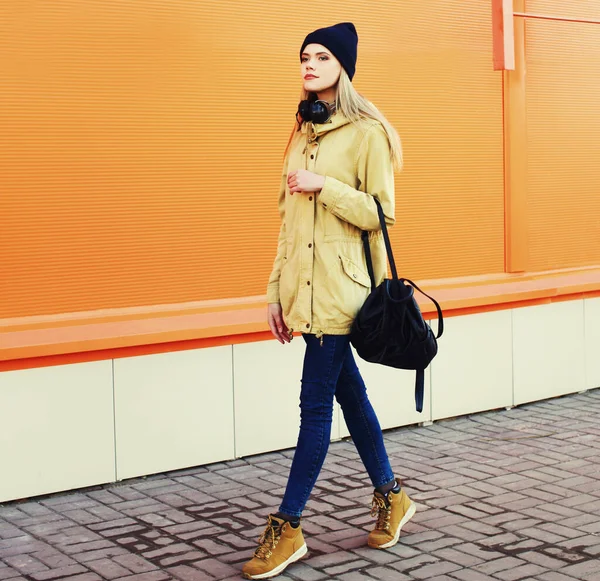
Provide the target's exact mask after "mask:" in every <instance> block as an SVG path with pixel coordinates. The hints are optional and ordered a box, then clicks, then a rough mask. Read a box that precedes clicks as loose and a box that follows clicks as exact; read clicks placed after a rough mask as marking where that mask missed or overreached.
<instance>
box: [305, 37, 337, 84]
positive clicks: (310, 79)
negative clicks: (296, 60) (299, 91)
mask: <svg viewBox="0 0 600 581" xmlns="http://www.w3.org/2000/svg"><path fill="white" fill-rule="evenodd" d="M300 72H301V74H302V82H303V83H304V89H305V90H306V91H309V92H310V93H317V94H319V93H324V92H325V91H327V90H328V89H331V88H332V87H335V86H336V85H337V83H338V81H339V80H340V74H341V72H342V65H340V62H339V61H338V60H337V59H336V58H335V57H334V56H333V55H332V54H331V52H329V51H328V50H327V49H326V48H325V47H324V46H323V45H321V44H309V45H307V46H306V48H305V49H304V51H303V52H302V55H301V57H300Z"/></svg>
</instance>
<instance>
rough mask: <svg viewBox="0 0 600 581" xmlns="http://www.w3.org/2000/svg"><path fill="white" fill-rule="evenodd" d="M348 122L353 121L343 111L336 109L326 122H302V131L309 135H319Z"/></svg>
mask: <svg viewBox="0 0 600 581" xmlns="http://www.w3.org/2000/svg"><path fill="white" fill-rule="evenodd" d="M348 123H351V121H350V119H348V118H347V117H345V116H344V114H343V113H342V112H341V111H336V112H335V113H334V114H333V115H332V116H331V118H330V119H329V121H326V122H325V123H313V122H312V121H306V122H304V123H302V127H301V128H300V131H301V132H302V133H303V134H304V135H308V136H309V137H312V136H313V135H314V136H315V137H318V136H320V135H323V134H325V133H328V132H329V131H333V130H334V129H338V128H339V127H343V126H344V125H348Z"/></svg>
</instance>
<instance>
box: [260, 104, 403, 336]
mask: <svg viewBox="0 0 600 581" xmlns="http://www.w3.org/2000/svg"><path fill="white" fill-rule="evenodd" d="M296 169H307V170H309V171H311V172H314V173H317V174H320V175H323V176H326V177H325V186H324V187H323V189H322V190H321V192H320V193H318V194H316V195H315V194H313V193H296V194H294V195H290V193H289V190H288V188H287V174H288V172H290V171H294V170H296ZM373 196H375V197H376V198H377V199H378V200H379V201H380V202H381V205H382V207H383V211H384V214H385V216H386V223H387V224H390V225H391V224H393V223H394V172H393V166H392V161H391V159H390V147H389V143H388V139H387V136H386V134H385V132H384V130H383V127H382V126H381V124H380V123H379V122H377V121H371V120H365V121H362V122H361V123H360V124H359V125H357V124H355V123H351V122H350V121H348V119H346V118H345V117H344V116H343V115H342V114H341V113H340V112H338V113H336V114H335V115H334V116H333V117H332V118H331V119H330V120H329V122H327V123H324V124H320V125H319V124H314V125H313V124H312V123H304V124H303V126H302V130H301V131H299V132H297V133H296V134H295V135H294V137H293V139H292V143H291V145H290V149H289V152H288V155H287V159H286V163H285V164H284V168H283V176H282V180H281V189H280V193H279V213H280V215H281V230H280V234H279V242H278V247H277V256H276V258H275V263H274V265H273V270H272V272H271V276H270V278H269V284H268V287H267V300H268V302H269V303H281V306H282V310H283V316H284V319H285V322H286V324H287V325H288V327H289V328H290V329H291V330H293V331H299V332H302V333H311V334H315V335H317V336H318V337H320V336H322V335H347V334H348V333H349V332H350V328H351V326H352V322H353V320H354V318H355V317H356V314H357V312H358V310H359V309H360V307H361V306H362V305H363V303H364V301H365V300H366V298H367V296H368V294H369V292H370V288H371V283H370V280H369V275H368V272H367V266H366V260H365V256H364V250H363V245H362V240H361V231H362V230H367V231H370V232H372V233H371V234H370V235H369V236H370V241H371V252H372V254H373V265H374V270H375V279H376V283H377V284H379V283H380V282H381V281H382V280H383V279H384V278H385V276H386V272H387V264H386V255H385V245H384V242H383V236H382V234H381V227H380V225H379V219H378V216H377V206H376V205H375V201H374V200H373Z"/></svg>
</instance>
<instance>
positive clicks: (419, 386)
mask: <svg viewBox="0 0 600 581" xmlns="http://www.w3.org/2000/svg"><path fill="white" fill-rule="evenodd" d="M424 399H425V370H424V369H417V377H416V378H415V404H416V406H417V411H418V412H419V413H421V412H422V411H423V400H424Z"/></svg>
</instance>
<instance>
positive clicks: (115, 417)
mask: <svg viewBox="0 0 600 581" xmlns="http://www.w3.org/2000/svg"><path fill="white" fill-rule="evenodd" d="M110 364H111V372H112V400H113V449H114V453H113V459H114V462H115V478H114V481H115V482H117V480H118V469H117V394H116V390H115V360H114V359H111V360H110Z"/></svg>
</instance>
